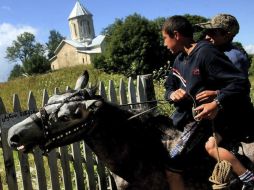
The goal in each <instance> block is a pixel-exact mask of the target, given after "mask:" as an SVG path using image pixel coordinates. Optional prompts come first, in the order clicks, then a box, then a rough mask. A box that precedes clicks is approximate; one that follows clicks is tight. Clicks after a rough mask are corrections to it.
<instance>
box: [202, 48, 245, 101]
mask: <svg viewBox="0 0 254 190" xmlns="http://www.w3.org/2000/svg"><path fill="white" fill-rule="evenodd" d="M203 57H204V58H203V59H204V62H205V67H206V70H207V74H208V77H209V78H210V81H213V83H214V84H216V86H217V87H219V89H218V90H220V93H219V95H218V100H219V101H220V103H221V104H222V105H223V104H224V103H225V102H226V101H228V100H230V101H231V100H232V99H234V100H235V98H236V97H244V96H245V97H247V96H249V92H250V83H249V80H248V78H247V77H246V76H244V74H243V72H241V71H240V70H239V69H237V68H236V67H235V66H233V65H232V63H231V62H230V61H229V60H228V59H227V58H226V57H225V55H224V54H223V53H221V52H219V51H218V50H217V49H215V48H214V49H209V52H208V51H204V52H203Z"/></svg>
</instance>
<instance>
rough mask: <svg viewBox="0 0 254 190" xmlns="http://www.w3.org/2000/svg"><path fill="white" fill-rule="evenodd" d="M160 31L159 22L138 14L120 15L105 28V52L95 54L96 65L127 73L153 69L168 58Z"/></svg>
mask: <svg viewBox="0 0 254 190" xmlns="http://www.w3.org/2000/svg"><path fill="white" fill-rule="evenodd" d="M137 26H138V27H137ZM160 31H161V28H159V27H158V24H157V23H156V22H153V21H149V20H147V19H146V18H144V17H141V16H140V15H138V14H133V15H131V16H128V17H126V18H125V19H124V20H120V19H117V20H116V21H115V22H114V23H113V24H111V25H110V26H109V27H107V28H106V29H105V31H104V33H105V34H106V38H105V41H106V43H105V44H106V47H105V52H104V53H103V55H100V56H99V57H97V58H94V60H93V63H94V66H95V67H96V68H100V69H103V70H104V71H106V72H114V73H121V74H124V75H126V76H136V75H138V74H146V73H151V72H152V71H153V70H154V69H155V68H159V67H160V66H162V65H163V64H165V63H166V60H167V58H168V51H166V50H165V48H164V47H163V45H162V44H161V40H160V39H161V38H160V35H161V34H159V33H160Z"/></svg>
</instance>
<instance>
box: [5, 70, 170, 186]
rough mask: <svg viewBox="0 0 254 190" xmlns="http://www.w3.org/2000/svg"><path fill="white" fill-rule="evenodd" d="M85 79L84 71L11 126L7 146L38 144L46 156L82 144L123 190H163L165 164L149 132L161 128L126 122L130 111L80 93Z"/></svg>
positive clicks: (153, 121)
mask: <svg viewBox="0 0 254 190" xmlns="http://www.w3.org/2000/svg"><path fill="white" fill-rule="evenodd" d="M88 78H89V75H88V72H87V71H85V72H84V74H83V75H82V76H81V77H79V78H78V80H77V82H76V85H75V89H74V90H72V91H68V92H66V93H63V94H61V95H53V96H52V97H50V98H49V100H48V103H47V105H45V106H44V107H43V108H41V109H40V110H39V112H38V113H35V114H33V115H31V116H30V117H28V118H26V119H25V120H23V121H21V122H20V123H17V124H16V125H14V126H12V127H11V128H10V129H9V131H8V143H9V145H10V146H11V147H13V148H16V149H18V150H20V151H23V152H29V151H30V150H31V149H33V148H34V147H35V146H36V145H39V147H40V148H41V149H42V150H43V151H45V152H49V151H50V150H51V149H53V148H56V147H59V146H63V145H67V144H70V143H73V142H76V141H80V140H84V141H85V142H86V144H87V145H88V146H89V147H90V148H91V149H92V150H93V151H94V153H95V154H96V155H97V156H98V158H99V159H100V160H101V161H102V162H104V164H105V165H106V167H107V168H108V169H109V170H110V171H111V172H113V173H114V174H116V175H118V176H120V177H121V178H123V179H124V180H126V181H127V182H128V183H127V184H126V186H125V187H124V188H123V189H128V190H129V189H139V190H145V189H156V190H167V189H168V183H167V180H166V175H165V168H166V167H167V164H168V163H169V162H170V161H169V156H168V152H167V150H166V149H165V147H164V145H163V144H162V142H161V132H160V130H158V129H159V127H155V126H159V125H162V124H163V123H162V122H160V123H159V122H158V120H159V119H158V117H150V118H149V119H140V118H133V119H130V118H131V117H132V116H133V113H132V112H130V111H127V110H125V109H122V108H120V107H119V106H118V105H114V104H112V103H109V102H106V101H104V100H103V99H102V98H101V97H100V96H97V95H95V94H94V92H95V91H94V90H93V89H88V88H85V86H86V85H87V83H88ZM157 122H158V123H157ZM164 122H166V119H164ZM164 125H170V123H167V124H164Z"/></svg>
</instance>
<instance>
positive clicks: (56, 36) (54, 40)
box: [46, 30, 65, 59]
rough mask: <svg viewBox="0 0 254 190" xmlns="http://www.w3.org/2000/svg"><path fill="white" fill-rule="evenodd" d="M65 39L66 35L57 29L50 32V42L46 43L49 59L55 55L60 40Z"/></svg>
mask: <svg viewBox="0 0 254 190" xmlns="http://www.w3.org/2000/svg"><path fill="white" fill-rule="evenodd" d="M64 39H65V37H63V36H62V35H61V34H60V33H59V32H57V31H56V30H51V31H50V32H49V38H48V43H46V46H47V49H48V59H51V58H52V57H54V56H55V53H54V51H55V50H56V48H57V46H58V45H59V44H60V42H61V41H62V40H64Z"/></svg>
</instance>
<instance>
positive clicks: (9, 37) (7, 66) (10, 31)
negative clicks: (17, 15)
mask: <svg viewBox="0 0 254 190" xmlns="http://www.w3.org/2000/svg"><path fill="white" fill-rule="evenodd" d="M24 32H29V33H32V34H34V35H36V33H37V30H36V29H35V28H33V27H31V26H25V25H17V26H15V25H12V24H9V23H0V67H1V69H0V82H4V81H6V80H7V79H8V76H9V74H10V71H11V70H12V68H13V65H14V64H11V63H9V62H8V61H7V60H6V59H5V56H6V53H5V52H6V48H7V47H8V46H11V44H12V42H13V40H16V39H17V36H18V35H20V34H22V33H24Z"/></svg>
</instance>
